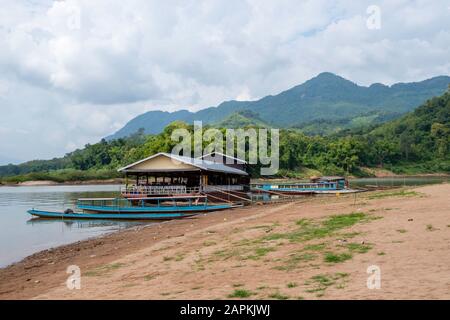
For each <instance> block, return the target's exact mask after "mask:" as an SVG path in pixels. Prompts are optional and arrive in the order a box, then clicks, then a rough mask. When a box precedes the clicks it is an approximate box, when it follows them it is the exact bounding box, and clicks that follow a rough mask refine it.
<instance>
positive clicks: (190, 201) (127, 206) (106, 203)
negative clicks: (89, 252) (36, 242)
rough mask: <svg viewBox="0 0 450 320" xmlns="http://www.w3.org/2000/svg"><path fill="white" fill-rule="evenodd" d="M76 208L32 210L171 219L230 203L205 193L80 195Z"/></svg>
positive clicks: (48, 213)
mask: <svg viewBox="0 0 450 320" xmlns="http://www.w3.org/2000/svg"><path fill="white" fill-rule="evenodd" d="M77 208H78V209H80V210H81V211H82V212H78V213H77V212H73V211H72V210H71V209H67V210H66V211H64V212H53V211H46V210H35V209H32V210H29V211H28V213H30V214H31V215H33V216H37V217H40V218H61V219H127V220H128V219H132V220H136V219H137V220H147V219H154V220H170V219H179V218H184V217H189V216H192V215H194V214H195V213H202V212H210V211H217V210H225V209H230V208H232V205H231V204H215V205H211V204H208V198H207V197H206V196H202V195H197V196H174V197H142V198H133V199H123V198H86V199H78V201H77Z"/></svg>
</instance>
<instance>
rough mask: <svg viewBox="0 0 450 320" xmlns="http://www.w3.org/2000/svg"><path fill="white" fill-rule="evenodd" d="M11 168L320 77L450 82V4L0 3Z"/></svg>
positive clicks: (2, 97)
mask: <svg viewBox="0 0 450 320" xmlns="http://www.w3.org/2000/svg"><path fill="white" fill-rule="evenodd" d="M0 8H1V11H0V164H5V163H9V162H14V163H17V162H21V161H25V160H31V159H48V158H52V157H57V156H63V155H64V154H65V153H67V152H70V151H73V150H74V149H76V148H80V147H83V146H84V145H85V144H86V143H95V142H97V141H99V140H100V139H101V138H102V137H105V136H107V135H109V134H111V133H113V132H115V131H117V130H118V129H120V128H121V127H122V126H123V125H124V124H125V123H126V122H128V121H129V120H130V119H132V118H133V117H135V116H137V115H139V114H141V113H143V112H145V111H149V110H166V111H173V110H179V109H189V110H192V111H195V110H199V109H201V108H205V107H209V106H215V105H218V104H219V103H220V102H222V101H225V100H232V99H236V100H255V99H258V98H261V97H263V96H266V95H269V94H276V93H279V92H280V91H283V90H286V89H288V88H290V87H293V86H295V85H297V84H300V83H302V82H304V81H306V80H308V79H310V78H312V77H314V76H316V75H317V74H318V73H320V72H324V71H328V72H333V73H336V74H338V75H340V76H343V77H344V78H347V79H349V80H352V81H354V82H356V83H358V84H360V85H370V84H371V83H375V82H380V83H384V84H388V85H389V84H392V83H395V82H410V81H420V80H424V79H427V78H431V77H433V76H437V75H449V74H450V0H435V1H419V0H418V1H404V0H389V1H382V0H380V1H350V0H342V1H339V0H338V1H322V0H313V1H299V0H271V1H269V0H246V1H245V0H239V1H234V0H224V1H218V0H217V1H216V0H204V1H203V0H195V1H194V0H183V1H175V0H168V1H159V0H156V1H149V0H127V1H119V0H96V1H92V0H59V1H51V0H0Z"/></svg>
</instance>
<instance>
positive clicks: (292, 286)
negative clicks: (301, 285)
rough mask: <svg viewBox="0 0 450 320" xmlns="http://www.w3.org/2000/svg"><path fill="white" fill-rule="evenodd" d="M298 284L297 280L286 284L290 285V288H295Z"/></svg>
mask: <svg viewBox="0 0 450 320" xmlns="http://www.w3.org/2000/svg"><path fill="white" fill-rule="evenodd" d="M296 286H297V283H296V282H289V283H288V284H287V285H286V287H288V288H295V287H296Z"/></svg>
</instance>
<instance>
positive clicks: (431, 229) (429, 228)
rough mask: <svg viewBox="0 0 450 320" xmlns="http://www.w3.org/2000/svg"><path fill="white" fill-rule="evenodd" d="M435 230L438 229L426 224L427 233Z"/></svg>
mask: <svg viewBox="0 0 450 320" xmlns="http://www.w3.org/2000/svg"><path fill="white" fill-rule="evenodd" d="M436 230H438V229H437V228H435V227H433V225H432V224H427V231H436Z"/></svg>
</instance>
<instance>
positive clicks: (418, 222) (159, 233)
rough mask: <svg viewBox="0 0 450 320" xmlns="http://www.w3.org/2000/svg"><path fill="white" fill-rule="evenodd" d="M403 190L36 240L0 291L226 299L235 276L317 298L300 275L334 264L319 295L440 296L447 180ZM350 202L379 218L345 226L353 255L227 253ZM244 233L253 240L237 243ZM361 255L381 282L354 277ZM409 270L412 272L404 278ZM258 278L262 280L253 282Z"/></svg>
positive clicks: (447, 256)
mask: <svg viewBox="0 0 450 320" xmlns="http://www.w3.org/2000/svg"><path fill="white" fill-rule="evenodd" d="M403 190H406V191H405V192H404V193H396V194H398V195H397V196H390V195H389V192H391V193H392V191H388V192H385V191H376V192H367V193H365V194H364V195H361V196H359V195H358V200H355V199H354V198H353V197H352V196H346V195H341V196H340V197H329V196H327V197H314V198H304V199H301V200H298V201H295V202H291V203H283V204H270V205H264V206H257V205H255V206H249V207H244V208H239V209H233V210H225V211H221V212H215V213H210V214H206V215H200V216H198V217H195V218H190V219H186V220H172V221H168V222H164V223H158V224H151V225H145V226H136V227H131V228H129V229H125V230H119V231H115V232H112V233H108V234H105V235H101V236H99V237H93V238H90V239H87V240H83V241H78V242H75V243H72V244H68V245H63V246H59V247H56V248H53V249H49V250H43V251H40V252H38V253H35V254H33V255H31V256H28V257H27V258H25V259H23V260H21V261H19V262H16V263H13V264H12V265H10V266H8V267H5V268H2V269H0V299H30V298H33V299H36V298H37V299H47V298H61V299H72V298H75V299H102V298H105V299H117V298H118V299H120V298H131V299H133V298H137V299H166V298H168V299H186V298H192V299H205V298H206V299H215V298H219V299H226V298H227V297H228V295H229V294H230V293H231V292H233V290H235V288H241V286H242V287H243V288H244V287H245V288H246V289H248V290H250V291H251V292H252V293H253V294H252V297H251V298H268V299H272V298H271V297H270V295H273V296H276V295H275V294H274V293H273V292H272V291H276V292H282V293H283V294H286V295H287V296H289V298H295V297H294V294H292V292H296V293H295V294H296V295H301V296H302V297H304V298H306V299H317V298H322V296H316V295H315V294H313V293H310V291H311V290H310V289H311V288H309V289H308V285H306V284H305V283H307V282H308V281H310V280H308V279H310V278H311V277H313V276H314V275H316V274H332V273H336V272H341V273H342V274H344V273H345V274H348V279H347V280H348V282H346V283H345V286H344V284H342V285H343V286H344V287H343V288H334V287H333V288H329V289H328V288H327V289H326V291H325V289H324V295H323V298H325V299H327V298H332V299H336V298H337V299H361V298H375V299H392V298H393V299H402V298H404V299H414V298H423V297H428V298H437V299H443V298H447V299H448V298H449V297H450V292H448V290H447V288H448V287H447V286H446V283H442V280H439V279H442V276H443V272H444V275H445V273H446V272H447V269H446V266H448V264H450V252H449V250H448V245H447V242H445V236H446V234H447V233H448V230H449V225H448V214H447V213H446V212H448V210H449V209H450V208H449V204H448V199H447V195H448V193H449V192H450V185H449V184H448V183H443V184H436V185H428V186H423V187H415V188H406V189H403ZM330 199H332V201H330ZM355 211H362V212H365V213H367V214H368V215H373V216H377V217H381V218H380V219H378V218H377V219H375V220H373V221H370V222H367V223H362V224H360V225H355V226H354V227H351V228H350V229H349V230H348V231H346V232H347V233H345V234H348V236H346V237H349V236H350V234H352V233H354V234H358V235H355V236H354V238H348V241H351V242H352V243H355V246H356V243H359V244H361V243H369V244H370V247H371V248H370V249H367V250H368V252H367V253H364V254H362V253H358V252H354V251H352V255H353V258H352V259H350V260H348V261H345V262H342V263H336V264H331V265H330V264H329V263H325V262H321V260H320V259H321V258H320V255H321V254H325V253H326V252H323V253H322V252H318V251H317V252H314V253H311V254H310V255H311V257H312V256H316V257H315V258H314V259H313V260H312V261H311V262H305V265H303V264H302V265H301V266H298V268H299V269H297V267H296V266H291V264H290V263H291V262H289V261H291V258H289V257H291V256H292V254H294V256H295V254H297V253H296V252H303V251H302V250H305V249H304V248H303V249H302V246H303V244H301V243H297V242H295V243H291V242H290V241H287V242H286V241H281V242H279V241H275V243H274V244H277V245H276V246H275V247H273V246H272V247H271V248H272V249H270V250H268V249H264V250H263V249H262V248H260V249H258V248H255V250H256V251H255V252H257V253H258V254H257V255H256V256H254V255H252V254H250V255H249V256H248V257H247V258H245V256H246V255H247V254H248V253H245V252H244V253H242V254H243V256H240V255H238V256H235V254H236V253H234V250H241V249H242V248H246V246H247V245H248V244H251V243H259V242H255V241H256V240H257V239H258V237H260V236H263V237H266V236H267V235H271V234H283V232H286V231H288V230H289V229H290V228H292V226H295V225H296V224H295V221H298V219H313V220H311V221H315V219H324V218H325V217H328V216H330V215H333V214H342V213H349V212H355ZM399 230H400V231H399ZM442 237H444V238H442ZM245 239H248V240H252V239H253V240H252V241H251V242H248V243H247V242H245V243H242V241H244V240H245ZM323 241H326V243H327V247H328V246H329V248H327V249H326V250H343V249H342V248H341V247H342V244H339V241H340V240H339V238H336V239H335V238H334V236H333V237H331V238H326V239H319V242H316V244H317V245H318V244H319V243H320V242H323ZM329 241H331V242H329ZM239 243H242V244H240V245H238V244H239ZM269 244H270V245H272V242H269ZM313 244H314V243H312V244H311V245H313ZM242 245H244V247H242ZM260 245H262V244H260ZM264 245H266V244H264ZM233 248H234V249H233ZM333 248H334V249H333ZM368 248H369V247H368ZM230 250H231V251H230ZM252 250H253V249H252ZM292 250H294V251H292ZM299 250H301V251H299ZM291 251H292V252H291ZM222 252H223V253H222ZM290 252H291V253H290ZM381 253H383V255H380V254H381ZM240 254H241V253H240ZM385 254H386V258H385V257H384V255H385ZM393 257H395V259H392V258H393ZM436 259H437V260H436ZM312 262H313V263H312ZM283 263H288V264H287V265H283ZM296 263H300V262H298V261H297V262H296ZM367 263H372V264H373V263H375V264H381V265H382V266H383V270H384V271H383V274H384V277H385V278H386V279H387V280H386V281H388V282H387V284H385V285H384V287H383V290H381V291H371V290H367V288H363V287H361V283H365V282H364V281H363V280H364V279H365V277H366V273H365V271H366V270H365V269H366V268H367V265H366V264H367ZM280 264H281V266H280ZM310 264H311V265H313V266H309V265H310ZM69 265H78V266H80V268H81V273H82V276H83V280H82V281H83V282H82V283H83V289H82V290H75V291H70V290H68V289H67V288H66V287H65V285H64V281H65V280H66V279H67V277H68V274H67V273H66V268H67V266H69ZM400 266H401V267H400ZM278 267H283V268H288V269H278ZM172 271H173V272H172ZM411 274H415V275H416V276H415V277H416V278H418V279H419V280H420V281H418V282H417V281H415V282H414V281H412V280H411V279H409V278H411V277H410V275H411ZM218 275H220V277H218ZM408 277H409V278H408ZM385 278H384V279H385ZM289 279H291V280H289ZM292 279H296V280H297V282H298V283H297V284H296V286H295V288H294V287H292V288H291V289H289V290H288V289H287V287H286V284H287V283H289V282H290V281H291V282H292ZM361 279H363V280H361ZM399 279H402V280H401V281H400V280H399ZM347 280H346V281H347ZM360 280H361V281H360ZM413 280H414V279H413ZM336 281H337V280H336ZM399 281H400V282H399ZM402 281H403V282H402ZM149 286H150V287H151V288H152V290H150V287H149ZM292 286H293V285H292ZM197 287H201V288H197ZM262 287H266V288H265V289H258V288H262ZM325 293H326V294H325Z"/></svg>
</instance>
